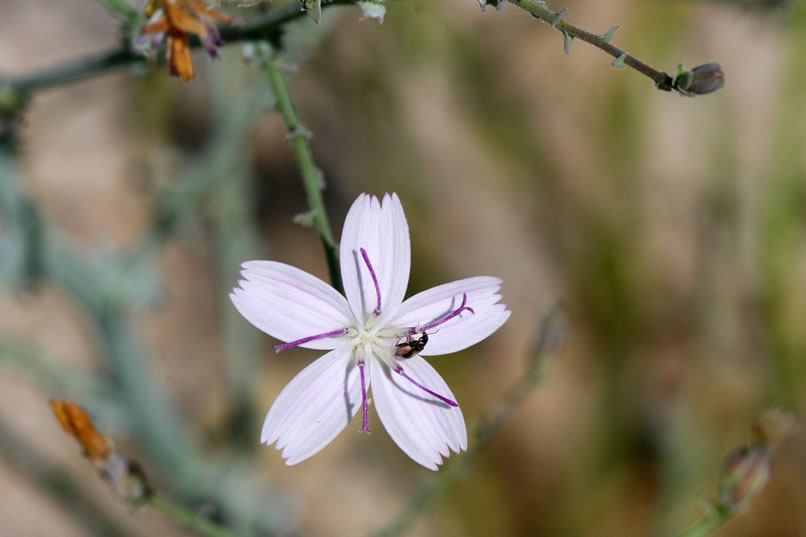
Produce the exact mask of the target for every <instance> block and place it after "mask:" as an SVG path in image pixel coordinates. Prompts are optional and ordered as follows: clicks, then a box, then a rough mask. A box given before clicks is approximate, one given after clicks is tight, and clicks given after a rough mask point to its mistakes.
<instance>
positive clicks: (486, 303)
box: [389, 276, 511, 356]
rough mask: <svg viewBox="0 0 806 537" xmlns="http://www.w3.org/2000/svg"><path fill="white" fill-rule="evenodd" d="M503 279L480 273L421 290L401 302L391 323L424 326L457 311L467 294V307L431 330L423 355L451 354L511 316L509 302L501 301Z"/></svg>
mask: <svg viewBox="0 0 806 537" xmlns="http://www.w3.org/2000/svg"><path fill="white" fill-rule="evenodd" d="M500 288H501V280H500V279H498V278H493V277H491V276H478V277H475V278H467V279H465V280H458V281H455V282H451V283H446V284H444V285H439V286H437V287H432V288H431V289H428V290H427V291H423V292H422V293H418V294H416V295H414V296H413V297H411V298H409V299H408V300H406V301H405V302H404V303H403V304H401V306H400V308H399V309H398V310H397V313H396V314H395V317H394V319H392V320H391V321H390V322H389V326H399V327H423V326H425V325H426V324H428V323H431V322H434V321H436V320H438V319H440V318H442V317H445V316H447V315H448V314H450V313H451V312H453V311H455V310H456V309H457V308H458V307H459V306H460V305H461V304H462V295H463V294H464V293H466V294H467V307H469V308H473V311H474V312H475V314H474V313H471V312H469V311H463V312H462V313H460V314H459V315H457V316H456V317H454V318H453V319H451V320H449V321H447V322H446V323H445V324H441V325H439V326H438V327H435V328H434V331H433V332H429V334H428V345H426V347H425V349H423V350H422V352H420V355H422V356H437V355H440V354H450V353H453V352H458V351H460V350H462V349H466V348H467V347H470V346H471V345H475V344H476V343H478V342H479V341H481V340H483V339H485V338H486V337H487V336H489V335H490V334H492V333H493V332H495V331H496V330H498V329H499V328H500V327H501V325H503V324H504V323H505V322H506V320H507V319H508V318H509V315H510V313H511V312H510V311H509V310H507V307H506V304H499V303H498V301H499V300H501V295H499V294H498V290H499V289H500Z"/></svg>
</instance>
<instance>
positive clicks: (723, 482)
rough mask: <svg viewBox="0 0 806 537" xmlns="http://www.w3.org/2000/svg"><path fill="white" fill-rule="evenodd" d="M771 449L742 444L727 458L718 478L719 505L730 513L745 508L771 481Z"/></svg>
mask: <svg viewBox="0 0 806 537" xmlns="http://www.w3.org/2000/svg"><path fill="white" fill-rule="evenodd" d="M770 455H771V450H770V449H768V448H767V447H765V446H752V447H747V446H745V447H741V448H739V449H737V450H736V451H734V452H733V454H731V456H730V457H728V460H727V462H726V464H725V469H724V470H723V472H722V479H720V481H719V505H720V507H721V508H723V509H725V511H727V512H728V513H736V512H739V511H743V510H744V509H745V508H747V506H748V505H749V504H750V502H751V501H752V500H753V498H755V497H756V496H757V495H758V494H759V493H760V492H761V491H762V490H763V489H764V487H765V486H767V483H769V481H770V477H771V475H772V459H771V457H770Z"/></svg>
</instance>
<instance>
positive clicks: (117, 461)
mask: <svg viewBox="0 0 806 537" xmlns="http://www.w3.org/2000/svg"><path fill="white" fill-rule="evenodd" d="M50 406H51V408H52V409H53V414H54V416H56V420H57V421H58V422H59V424H60V425H61V426H62V428H63V429H64V430H65V431H67V433H69V434H70V435H71V436H72V437H73V438H75V439H76V441H78V443H79V444H80V445H81V447H82V449H83V451H84V456H85V457H86V458H87V459H88V460H89V461H90V462H91V463H92V464H93V466H95V467H96V468H97V469H98V471H99V472H100V474H101V477H103V479H104V481H106V482H107V483H109V485H110V486H111V487H112V489H113V490H114V491H115V492H116V493H117V494H118V495H120V496H121V497H122V498H123V499H124V500H126V501H127V502H129V503H131V504H132V505H140V504H141V503H143V502H145V501H147V500H148V499H149V498H150V497H151V495H152V491H151V487H150V486H149V484H148V479H147V478H146V475H145V472H144V471H143V469H142V467H141V466H140V465H139V464H138V463H137V462H135V461H130V460H127V459H125V458H123V457H121V456H120V455H118V454H117V452H115V447H114V443H113V442H112V440H111V439H109V438H107V437H106V436H104V435H102V434H101V433H100V432H99V431H98V429H96V428H95V424H93V423H92V419H90V417H89V415H87V413H86V412H85V411H84V409H82V408H81V407H79V406H78V405H76V404H75V403H73V402H71V401H56V400H53V401H51V402H50Z"/></svg>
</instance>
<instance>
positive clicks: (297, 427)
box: [260, 345, 371, 466]
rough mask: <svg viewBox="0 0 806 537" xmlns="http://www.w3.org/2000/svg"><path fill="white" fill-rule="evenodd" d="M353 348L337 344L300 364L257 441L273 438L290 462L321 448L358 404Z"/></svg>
mask: <svg viewBox="0 0 806 537" xmlns="http://www.w3.org/2000/svg"><path fill="white" fill-rule="evenodd" d="M352 349H353V348H352V346H351V345H344V346H341V347H339V348H337V349H335V350H332V351H330V352H329V353H327V354H325V355H324V356H322V357H321V358H319V359H318V360H316V361H315V362H313V363H312V364H311V365H309V366H308V367H306V368H305V369H303V370H302V371H301V372H300V373H299V374H298V375H297V376H296V377H294V379H293V380H292V381H291V382H289V383H288V385H287V386H286V387H285V388H283V391H282V392H280V395H278V396H277V399H276V400H275V401H274V404H273V405H272V406H271V409H270V410H269V413H268V414H267V415H266V421H265V422H264V423H263V431H262V432H261V433H260V441H261V443H264V444H267V445H271V444H273V443H275V442H277V446H276V449H282V450H283V453H282V457H283V458H284V459H287V460H286V464H288V465H289V466H290V465H292V464H297V463H298V462H300V461H303V460H305V459H307V458H308V457H310V456H312V455H315V454H316V453H318V452H319V451H320V450H322V448H324V447H325V446H326V445H328V444H329V443H330V442H331V441H332V440H333V439H334V438H336V436H337V435H338V434H339V433H340V432H341V431H342V429H344V428H345V427H346V426H347V424H348V423H349V422H350V420H351V419H353V417H354V416H355V415H356V413H357V412H358V411H359V410H360V409H361V381H360V376H359V370H358V367H356V364H355V360H352V359H351V358H352V357H351V354H352V352H353V350H352ZM370 377H371V375H370ZM368 382H369V378H367V383H368Z"/></svg>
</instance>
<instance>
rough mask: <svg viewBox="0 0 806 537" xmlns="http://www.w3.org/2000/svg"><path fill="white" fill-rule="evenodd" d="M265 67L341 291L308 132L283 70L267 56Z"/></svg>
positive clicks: (335, 284)
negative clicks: (293, 100)
mask: <svg viewBox="0 0 806 537" xmlns="http://www.w3.org/2000/svg"><path fill="white" fill-rule="evenodd" d="M265 67H266V71H268V73H269V81H270V82H271V87H272V90H273V91H274V96H275V98H276V99H277V110H278V111H279V112H280V114H282V116H283V119H284V120H285V125H286V128H287V129H288V135H289V137H290V138H291V144H292V145H293V146H294V151H295V152H296V154H297V162H298V163H299V167H300V172H301V173H302V183H303V186H304V187H305V193H306V195H307V196H308V205H310V207H311V210H312V211H313V222H314V225H315V226H316V231H317V232H318V233H319V238H320V239H322V245H323V246H324V248H325V257H326V258H327V266H328V269H329V270H330V281H331V283H332V284H333V287H335V288H336V290H338V291H339V292H343V286H342V282H341V275H340V272H339V249H338V247H337V246H336V241H334V240H333V232H332V231H331V230H330V224H328V221H327V213H326V212H325V203H324V201H323V200H322V189H323V184H322V175H321V172H320V171H319V168H317V167H316V163H315V162H314V160H313V152H312V151H311V146H310V144H309V143H308V134H307V133H306V132H305V128H304V126H303V125H302V124H301V123H300V121H299V118H298V117H297V112H296V110H295V109H294V103H293V102H292V101H291V94H290V93H289V92H288V86H286V83H285V79H284V78H283V73H282V71H280V68H279V67H278V65H277V60H276V59H275V58H268V59H267V60H266V61H265Z"/></svg>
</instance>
